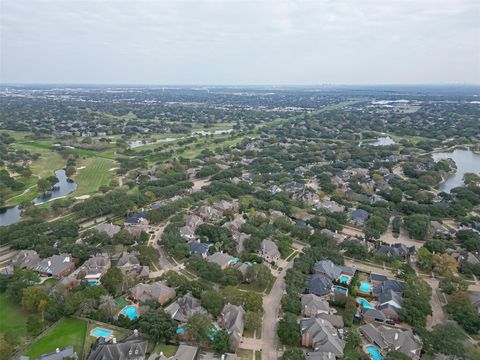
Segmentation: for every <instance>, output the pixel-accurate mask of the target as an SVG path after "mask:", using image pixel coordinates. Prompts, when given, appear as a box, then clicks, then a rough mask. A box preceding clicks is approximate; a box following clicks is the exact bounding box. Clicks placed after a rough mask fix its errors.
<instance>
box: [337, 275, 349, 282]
mask: <svg viewBox="0 0 480 360" xmlns="http://www.w3.org/2000/svg"><path fill="white" fill-rule="evenodd" d="M338 280H339V281H340V282H341V283H343V284H350V281H352V277H351V276H348V275H345V274H342V275H340V277H339V278H338Z"/></svg>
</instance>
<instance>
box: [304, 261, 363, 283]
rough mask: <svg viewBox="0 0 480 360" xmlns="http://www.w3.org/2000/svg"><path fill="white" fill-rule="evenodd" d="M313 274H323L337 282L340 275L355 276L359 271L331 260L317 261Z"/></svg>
mask: <svg viewBox="0 0 480 360" xmlns="http://www.w3.org/2000/svg"><path fill="white" fill-rule="evenodd" d="M313 272H314V273H315V274H323V275H325V276H327V277H328V278H330V279H331V280H336V279H338V278H339V277H340V275H342V274H345V275H349V276H353V275H355V273H356V272H357V269H355V268H354V267H349V266H341V265H336V264H334V263H333V262H332V261H331V260H322V261H317V262H316V263H315V264H314V265H313Z"/></svg>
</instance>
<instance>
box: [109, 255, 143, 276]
mask: <svg viewBox="0 0 480 360" xmlns="http://www.w3.org/2000/svg"><path fill="white" fill-rule="evenodd" d="M116 266H117V267H118V268H119V269H120V270H121V271H122V272H123V273H124V274H125V275H127V276H132V277H135V278H141V279H148V277H149V273H150V271H149V268H148V266H142V265H141V264H140V260H138V257H137V255H136V254H134V253H128V252H126V251H124V252H123V253H122V255H121V257H120V259H118V262H117V265H116Z"/></svg>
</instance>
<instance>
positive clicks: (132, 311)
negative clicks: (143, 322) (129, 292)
mask: <svg viewBox="0 0 480 360" xmlns="http://www.w3.org/2000/svg"><path fill="white" fill-rule="evenodd" d="M120 314H122V315H125V316H126V317H128V318H129V319H130V320H135V319H136V318H137V317H138V315H137V307H136V306H132V305H128V306H125V307H124V308H123V309H122V312H121V313H120Z"/></svg>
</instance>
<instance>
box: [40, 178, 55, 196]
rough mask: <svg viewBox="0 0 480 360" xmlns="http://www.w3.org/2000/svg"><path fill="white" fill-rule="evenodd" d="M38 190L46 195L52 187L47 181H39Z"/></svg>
mask: <svg viewBox="0 0 480 360" xmlns="http://www.w3.org/2000/svg"><path fill="white" fill-rule="evenodd" d="M37 188H38V190H39V191H40V192H42V193H44V194H45V193H46V192H47V191H48V190H50V189H51V188H52V185H51V184H50V182H49V181H48V180H47V179H39V180H38V181H37Z"/></svg>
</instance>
